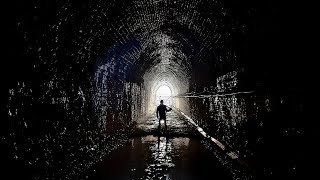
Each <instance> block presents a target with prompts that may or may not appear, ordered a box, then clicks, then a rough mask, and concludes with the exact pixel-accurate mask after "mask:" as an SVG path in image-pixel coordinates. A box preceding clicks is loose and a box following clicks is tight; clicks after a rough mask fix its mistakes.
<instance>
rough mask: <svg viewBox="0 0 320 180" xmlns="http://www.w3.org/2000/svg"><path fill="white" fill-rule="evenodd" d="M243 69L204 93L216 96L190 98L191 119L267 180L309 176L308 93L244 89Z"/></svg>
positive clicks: (291, 90) (219, 81)
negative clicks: (306, 143) (306, 155)
mask: <svg viewBox="0 0 320 180" xmlns="http://www.w3.org/2000/svg"><path fill="white" fill-rule="evenodd" d="M245 74H246V72H244V70H243V69H240V70H237V71H232V72H229V73H227V74H225V75H223V76H220V77H218V78H217V79H216V86H215V87H214V88H212V87H211V90H212V91H210V90H209V89H210V88H209V87H208V88H204V89H207V92H210V93H211V94H215V95H213V96H211V97H207V98H189V102H190V104H192V105H193V106H191V107H190V109H191V110H190V111H191V112H190V115H191V117H192V118H193V119H194V120H195V122H196V123H197V124H199V125H200V127H202V128H203V129H204V130H205V131H206V132H208V134H209V135H210V136H212V137H214V138H216V139H218V140H219V141H221V142H222V143H223V144H225V145H226V146H227V147H228V148H231V149H232V150H234V151H235V152H236V153H238V154H239V157H240V158H241V159H243V160H244V161H246V162H248V163H249V164H250V165H251V166H252V167H254V168H255V171H256V172H257V174H258V175H259V176H260V175H261V176H263V177H271V176H278V177H290V176H292V177H293V176H296V175H297V174H299V175H301V173H302V171H304V169H303V168H304V163H305V162H304V160H303V154H304V148H303V147H301V146H297V145H296V142H298V141H303V140H304V141H305V140H306V139H305V135H306V133H307V132H306V129H305V127H306V124H305V122H303V121H302V119H303V118H304V116H303V114H304V99H303V93H302V92H301V89H299V88H293V89H292V88H279V89H272V88H270V87H269V88H268V87H259V85H257V84H256V85H255V87H254V88H253V89H250V90H249V89H244V87H249V86H248V84H246V86H244V85H243V83H244V82H245V81H246V80H247V79H248V77H245Z"/></svg>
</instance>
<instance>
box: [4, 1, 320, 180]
mask: <svg viewBox="0 0 320 180" xmlns="http://www.w3.org/2000/svg"><path fill="white" fill-rule="evenodd" d="M3 8H4V9H5V10H6V15H5V17H4V21H3V22H2V26H3V27H2V29H4V30H5V32H4V33H2V35H3V38H2V42H3V43H4V45H5V46H4V50H5V52H4V55H5V56H4V59H3V63H2V66H1V67H2V71H1V73H2V75H1V77H2V78H3V81H1V121H0V123H1V124H0V128H1V131H0V133H1V134H0V143H1V148H0V157H1V164H2V165H1V171H2V173H1V176H3V178H1V179H21V177H23V179H87V178H89V177H90V174H92V173H93V172H96V170H95V168H96V167H97V164H99V162H101V161H103V159H104V158H105V157H108V156H109V155H110V154H111V153H112V152H115V151H117V148H118V147H121V146H122V145H123V144H125V143H126V142H128V141H130V139H132V138H133V136H135V137H144V135H142V134H139V133H138V131H137V130H136V129H137V127H138V126H139V125H140V124H144V123H146V122H147V120H148V122H156V123H157V121H151V120H152V118H154V115H155V109H156V107H157V106H158V105H159V100H160V99H164V100H165V104H167V105H168V106H170V107H173V109H174V110H173V112H170V113H171V114H170V113H168V115H170V116H169V117H168V123H169V125H170V119H171V123H172V122H175V121H177V122H178V120H176V119H177V117H180V119H184V120H182V121H185V122H186V123H188V126H189V125H190V127H194V129H195V130H199V132H198V133H199V134H198V135H195V136H196V139H198V140H199V142H200V141H201V143H202V144H210V143H211V144H210V147H211V148H207V149H209V150H208V151H209V152H212V154H213V156H214V157H215V158H216V159H218V160H219V162H220V164H221V167H222V168H225V169H227V170H226V172H229V171H230V173H231V174H233V176H232V177H233V178H235V179H277V178H282V179H309V178H308V177H309V176H310V175H311V174H312V172H314V171H316V169H314V168H315V167H316V166H314V165H311V164H313V163H318V162H319V161H318V162H313V160H312V157H311V156H308V155H310V154H312V153H310V147H312V146H314V142H312V141H311V140H310V138H309V137H310V136H309V135H311V136H313V135H314V134H315V133H316V132H317V131H316V126H310V123H311V124H313V122H310V121H309V119H306V115H305V107H306V105H305V96H306V92H305V88H304V87H305V80H306V79H308V76H307V75H306V73H305V69H306V68H305V67H306V64H307V62H306V59H305V58H304V56H303V55H302V53H301V50H302V48H303V46H304V45H303V44H302V43H301V40H302V39H303V36H304V35H303V34H302V31H303V29H304V27H305V26H304V23H305V19H304V16H305V14H303V13H302V11H299V10H301V8H300V4H298V3H296V2H295V1H286V0H283V1H273V0H271V1H264V0H262V1H251V0H243V1H236V0H201V1H200V0H131V1H128V0H97V1H90V0H79V1H75V0H70V1H65V2H62V1H61V2H58V1H53V0H46V1H40V0H34V1H19V0H15V1H10V2H9V3H8V4H3ZM299 8H300V9H299ZM297 59H298V60H297ZM4 64H5V65H4ZM175 118H176V119H175ZM152 125H157V124H152V123H151V125H150V126H152ZM313 125H315V124H313ZM177 127H178V129H179V127H180V130H181V131H182V130H184V127H185V126H180V125H179V126H177ZM172 132H173V131H171V133H172ZM169 133H170V132H169ZM149 135H151V134H149ZM152 135H154V136H155V137H157V133H156V131H155V132H154V133H153V134H152ZM161 136H162V135H161ZM164 136H165V135H164ZM176 136H179V135H174V134H173V135H172V137H170V138H173V139H171V140H172V141H173V140H174V137H176ZM147 137H151V136H147ZM184 137H188V134H185V135H184ZM151 139H152V138H151ZM159 139H160V136H159ZM155 141H156V140H155ZM160 142H162V141H161V140H160V141H158V143H160ZM190 142H191V141H190ZM318 142H319V141H318ZM201 143H199V146H200V144H201ZM190 148H191V147H190ZM191 149H192V148H191ZM166 150H167V149H166ZM186 151H187V150H186ZM231 152H232V153H233V154H231V155H230V153H231ZM314 153H317V152H314ZM124 154H125V153H124ZM193 155H195V156H196V154H193ZM188 157H189V156H185V158H186V159H187V160H186V161H188ZM195 159H196V158H195ZM107 163H109V164H111V166H112V162H107ZM216 164H219V163H215V165H216ZM215 165H213V164H211V163H210V161H209V162H208V164H205V165H204V164H202V165H199V167H206V168H210V167H213V166H215ZM111 166H110V168H112V167H111ZM209 171H210V169H209ZM181 173H182V174H183V173H184V172H181ZM215 174H216V172H215V171H212V177H209V178H208V179H214V178H217V179H224V178H223V177H216V175H215ZM243 174H245V175H243ZM153 179H155V178H153ZM167 179H170V178H169V177H167ZM171 179H175V178H171ZM178 179H179V178H178Z"/></svg>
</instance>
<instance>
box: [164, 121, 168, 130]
mask: <svg viewBox="0 0 320 180" xmlns="http://www.w3.org/2000/svg"><path fill="white" fill-rule="evenodd" d="M164 127H165V130H166V132H167V119H166V118H165V119H164Z"/></svg>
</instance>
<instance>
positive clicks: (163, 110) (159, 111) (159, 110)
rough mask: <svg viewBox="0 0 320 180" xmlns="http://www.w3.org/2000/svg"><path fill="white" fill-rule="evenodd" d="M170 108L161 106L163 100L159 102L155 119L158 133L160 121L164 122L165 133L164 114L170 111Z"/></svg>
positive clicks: (165, 120)
mask: <svg viewBox="0 0 320 180" xmlns="http://www.w3.org/2000/svg"><path fill="white" fill-rule="evenodd" d="M171 110H172V108H170V107H167V106H166V105H164V104H163V100H160V105H159V106H158V107H157V118H158V119H159V131H160V125H161V123H160V122H161V120H162V119H163V120H164V125H165V129H166V131H167V117H166V113H167V112H169V111H171Z"/></svg>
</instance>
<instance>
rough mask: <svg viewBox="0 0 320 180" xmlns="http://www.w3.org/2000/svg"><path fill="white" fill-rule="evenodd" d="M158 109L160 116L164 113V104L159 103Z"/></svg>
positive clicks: (165, 109)
mask: <svg viewBox="0 0 320 180" xmlns="http://www.w3.org/2000/svg"><path fill="white" fill-rule="evenodd" d="M158 111H159V115H160V116H165V115H166V111H167V106H166V105H163V104H162V105H159V106H158Z"/></svg>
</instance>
